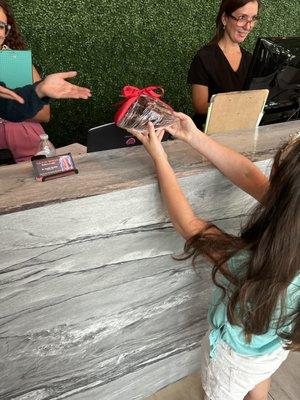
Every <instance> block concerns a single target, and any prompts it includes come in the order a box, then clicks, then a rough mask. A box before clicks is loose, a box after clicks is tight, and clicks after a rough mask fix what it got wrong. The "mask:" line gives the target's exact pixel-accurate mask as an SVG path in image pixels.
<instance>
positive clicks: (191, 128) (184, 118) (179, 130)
mask: <svg viewBox="0 0 300 400" xmlns="http://www.w3.org/2000/svg"><path fill="white" fill-rule="evenodd" d="M174 115H175V117H177V118H178V119H177V122H175V123H174V124H173V125H170V126H168V127H167V128H166V131H168V132H169V133H171V135H172V136H173V137H174V138H176V139H179V140H183V141H184V142H187V143H188V142H190V140H191V139H192V137H193V135H195V134H199V132H200V133H201V131H200V130H199V129H198V128H197V127H196V125H195V124H194V122H193V120H192V118H190V117H189V116H188V115H185V114H183V113H179V112H174Z"/></svg>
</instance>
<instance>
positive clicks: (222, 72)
mask: <svg viewBox="0 0 300 400" xmlns="http://www.w3.org/2000/svg"><path fill="white" fill-rule="evenodd" d="M241 51H242V58H241V62H240V65H239V68H238V69H237V71H234V70H233V69H232V67H231V65H230V63H229V61H228V60H227V58H226V56H225V54H224V53H223V51H222V50H221V48H220V47H219V45H218V44H208V45H206V46H204V47H202V48H201V49H200V50H198V52H197V54H196V55H195V57H194V59H193V61H192V63H191V66H190V69H189V73H188V78H187V82H188V83H189V84H197V85H203V86H207V87H208V101H209V100H210V98H211V96H212V95H213V94H217V93H226V92H235V91H240V90H243V88H244V84H245V80H246V77H247V72H248V68H249V65H250V61H251V57H252V56H251V54H250V53H249V52H248V51H246V50H244V49H243V48H241ZM205 119H206V114H196V115H195V116H194V121H195V123H196V125H197V126H198V127H199V128H201V129H202V125H203V124H204V123H205Z"/></svg>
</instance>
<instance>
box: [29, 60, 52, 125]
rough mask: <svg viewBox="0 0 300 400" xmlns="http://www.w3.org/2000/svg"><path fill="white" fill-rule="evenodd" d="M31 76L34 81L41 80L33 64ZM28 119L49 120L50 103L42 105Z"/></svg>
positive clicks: (36, 120)
mask: <svg viewBox="0 0 300 400" xmlns="http://www.w3.org/2000/svg"><path fill="white" fill-rule="evenodd" d="M32 77H33V82H34V83H35V82H38V81H40V80H41V77H40V74H39V73H38V72H37V70H36V68H35V67H34V65H33V66H32ZM30 121H34V122H49V121H50V105H49V104H46V105H44V106H43V108H42V109H41V110H40V111H39V112H38V113H37V114H35V116H34V117H33V118H31V120H30Z"/></svg>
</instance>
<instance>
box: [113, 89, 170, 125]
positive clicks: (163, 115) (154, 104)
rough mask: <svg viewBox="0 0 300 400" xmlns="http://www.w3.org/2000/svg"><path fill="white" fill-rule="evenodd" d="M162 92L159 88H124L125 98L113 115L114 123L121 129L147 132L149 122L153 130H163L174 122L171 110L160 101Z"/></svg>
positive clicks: (123, 94)
mask: <svg viewBox="0 0 300 400" xmlns="http://www.w3.org/2000/svg"><path fill="white" fill-rule="evenodd" d="M163 93H164V90H163V89H162V88H161V87H159V86H148V87H146V88H144V89H139V88H137V87H135V86H125V87H124V88H123V89H122V96H123V97H124V98H125V99H124V101H123V102H122V103H121V104H122V105H121V107H120V109H119V110H118V111H117V113H116V115H115V123H116V125H118V126H119V127H120V128H123V129H134V130H137V131H140V132H144V131H147V124H148V122H149V121H151V122H152V123H153V125H154V128H155V129H163V128H165V127H166V126H168V125H172V124H173V123H174V122H175V121H176V119H177V118H176V117H175V116H174V115H173V109H172V108H171V107H170V106H169V105H168V104H166V103H164V102H163V101H162V100H160V97H161V96H162V95H163Z"/></svg>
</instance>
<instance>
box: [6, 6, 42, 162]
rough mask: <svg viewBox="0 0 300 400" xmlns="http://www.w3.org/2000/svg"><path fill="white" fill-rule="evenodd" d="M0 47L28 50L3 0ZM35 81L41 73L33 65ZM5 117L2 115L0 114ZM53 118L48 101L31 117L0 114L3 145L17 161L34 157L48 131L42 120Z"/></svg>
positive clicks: (7, 49)
mask: <svg viewBox="0 0 300 400" xmlns="http://www.w3.org/2000/svg"><path fill="white" fill-rule="evenodd" d="M0 49H1V50H6V51H9V50H10V49H11V50H24V49H25V42H24V40H23V38H22V36H21V34H20V32H19V30H18V28H17V25H16V22H15V19H14V17H13V15H12V12H11V10H10V8H9V6H8V5H7V4H6V3H5V1H3V0H0ZM32 77H33V82H38V81H40V80H41V77H40V75H39V73H38V72H37V70H36V69H35V67H34V66H32ZM0 117H1V116H0ZM49 119H50V106H49V105H45V106H44V107H43V108H42V109H41V110H40V111H39V112H38V113H37V114H36V115H35V116H34V117H33V119H31V120H27V121H24V122H10V121H6V120H3V119H1V118H0V149H9V150H10V151H11V152H12V155H13V157H14V159H15V161H16V162H20V161H26V160H30V158H31V157H32V156H33V155H34V154H35V153H36V152H37V151H38V147H39V142H40V135H41V134H42V133H45V131H44V129H43V127H42V126H41V124H40V123H41V122H48V121H49Z"/></svg>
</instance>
